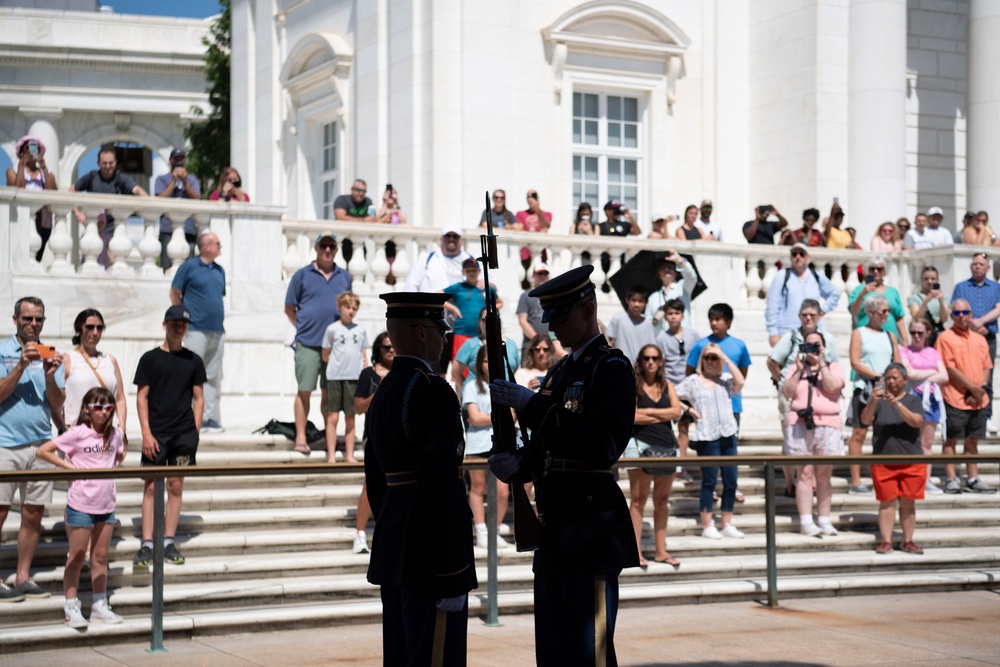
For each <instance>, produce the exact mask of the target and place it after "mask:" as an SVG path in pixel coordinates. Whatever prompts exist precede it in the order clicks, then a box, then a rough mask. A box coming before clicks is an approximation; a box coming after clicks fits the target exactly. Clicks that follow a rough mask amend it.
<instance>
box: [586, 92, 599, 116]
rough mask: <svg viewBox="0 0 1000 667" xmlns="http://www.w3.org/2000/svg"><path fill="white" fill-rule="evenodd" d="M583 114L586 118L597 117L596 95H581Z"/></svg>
mask: <svg viewBox="0 0 1000 667" xmlns="http://www.w3.org/2000/svg"><path fill="white" fill-rule="evenodd" d="M583 115H584V116H587V117H588V118H597V116H598V114H597V95H584V96H583Z"/></svg>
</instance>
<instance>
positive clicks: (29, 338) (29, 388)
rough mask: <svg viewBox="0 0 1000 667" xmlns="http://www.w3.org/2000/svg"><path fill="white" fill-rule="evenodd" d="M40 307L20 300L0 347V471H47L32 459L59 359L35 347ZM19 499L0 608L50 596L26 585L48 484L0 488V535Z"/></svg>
mask: <svg viewBox="0 0 1000 667" xmlns="http://www.w3.org/2000/svg"><path fill="white" fill-rule="evenodd" d="M44 323H45V304H43V303H42V300H41V299H38V298H36V297H33V296H26V297H24V298H23V299H19V300H18V301H17V303H16V304H14V327H15V330H16V333H15V334H14V336H12V337H11V338H10V339H8V340H6V341H4V342H3V343H0V361H2V363H0V470H12V471H17V470H45V469H51V468H52V465H51V464H48V463H46V462H44V461H43V460H42V459H38V458H36V457H35V452H36V451H38V447H39V445H41V444H42V443H44V442H46V441H47V440H51V439H52V421H51V416H52V415H53V414H56V415H59V414H61V413H62V407H63V401H64V400H65V398H66V392H65V390H64V389H63V386H64V382H63V369H62V357H60V356H59V355H58V354H56V353H55V348H54V347H50V346H48V345H41V344H40V343H39V342H38V336H39V334H41V332H42V325H43V324H44ZM15 489H18V490H19V491H20V494H21V527H20V530H19V531H18V534H17V575H16V579H15V581H14V584H15V585H14V587H13V588H9V587H8V586H7V585H6V584H4V583H3V582H0V602H20V601H21V600H24V598H26V597H30V598H46V597H49V595H50V593H49V592H48V591H46V590H44V589H42V588H40V587H39V586H37V585H36V584H35V582H33V581H32V580H31V576H30V574H31V573H30V570H31V561H32V559H33V558H34V556H35V548H36V547H37V546H38V537H39V536H40V535H41V531H42V515H43V513H44V512H45V506H46V505H48V504H50V503H51V502H52V482H21V483H11V484H0V530H2V529H3V524H4V522H5V521H6V519H7V514H8V512H10V506H11V503H12V502H13V500H14V491H15Z"/></svg>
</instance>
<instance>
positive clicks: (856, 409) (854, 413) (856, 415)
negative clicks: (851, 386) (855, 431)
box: [846, 388, 868, 431]
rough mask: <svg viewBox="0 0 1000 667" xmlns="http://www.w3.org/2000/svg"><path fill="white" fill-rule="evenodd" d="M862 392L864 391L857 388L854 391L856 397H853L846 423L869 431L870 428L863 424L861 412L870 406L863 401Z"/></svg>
mask: <svg viewBox="0 0 1000 667" xmlns="http://www.w3.org/2000/svg"><path fill="white" fill-rule="evenodd" d="M862 391H863V390H862V389H857V388H856V389H855V390H854V395H853V396H851V405H850V408H849V409H848V411H847V422H846V423H847V425H848V426H853V427H854V428H863V429H865V430H866V431H867V430H868V427H867V426H865V425H863V424H862V423H861V411H862V410H864V409H865V406H866V405H868V404H867V403H865V402H864V401H862V400H861V393H862Z"/></svg>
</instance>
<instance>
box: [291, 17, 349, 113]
mask: <svg viewBox="0 0 1000 667" xmlns="http://www.w3.org/2000/svg"><path fill="white" fill-rule="evenodd" d="M353 62H354V51H353V50H352V49H351V47H350V45H349V44H348V43H347V41H346V40H344V39H343V38H342V37H340V36H339V35H336V34H333V33H313V34H310V35H307V36H305V37H303V38H302V39H300V40H299V41H298V42H297V43H296V44H295V47H294V48H292V50H291V52H290V53H289V55H288V58H287V59H286V60H285V64H284V65H283V66H282V68H281V74H280V75H279V77H278V80H279V81H280V82H281V84H282V85H283V86H284V87H285V89H286V90H287V91H288V93H289V95H290V96H291V98H292V101H293V102H295V103H296V104H299V103H300V102H301V100H302V99H304V98H305V97H307V96H311V97H316V96H324V95H326V96H328V95H335V96H336V97H337V99H338V100H339V102H340V105H341V106H343V105H346V102H347V100H346V86H344V85H343V84H344V83H345V82H346V80H347V77H348V75H349V74H350V71H351V65H352V64H353Z"/></svg>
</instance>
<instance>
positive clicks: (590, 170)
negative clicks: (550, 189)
mask: <svg viewBox="0 0 1000 667" xmlns="http://www.w3.org/2000/svg"><path fill="white" fill-rule="evenodd" d="M585 178H586V180H588V181H595V182H596V181H597V158H596V157H588V158H587V159H586V172H585ZM484 289H485V288H484Z"/></svg>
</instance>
